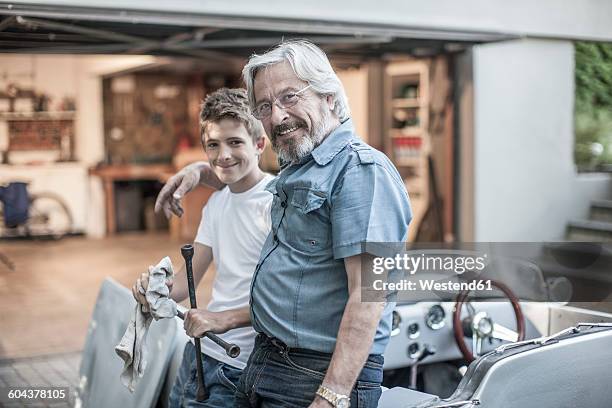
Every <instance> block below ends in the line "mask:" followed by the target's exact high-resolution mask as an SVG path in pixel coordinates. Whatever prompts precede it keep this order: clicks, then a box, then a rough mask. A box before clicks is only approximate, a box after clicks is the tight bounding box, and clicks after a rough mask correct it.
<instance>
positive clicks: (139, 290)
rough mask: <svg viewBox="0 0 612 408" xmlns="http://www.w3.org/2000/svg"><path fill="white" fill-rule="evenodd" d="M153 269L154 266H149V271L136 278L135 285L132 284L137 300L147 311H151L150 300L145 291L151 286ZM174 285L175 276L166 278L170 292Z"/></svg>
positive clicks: (143, 309)
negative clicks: (150, 280)
mask: <svg viewBox="0 0 612 408" xmlns="http://www.w3.org/2000/svg"><path fill="white" fill-rule="evenodd" d="M151 269H153V267H152V266H149V270H148V271H147V272H143V273H141V274H140V276H139V277H138V279H136V283H134V286H132V295H133V296H134V299H136V301H137V302H138V303H140V304H141V305H142V306H141V308H142V311H143V312H145V313H146V312H148V311H149V302H147V298H146V297H145V293H146V291H147V288H148V287H149V273H150V272H151ZM173 285H174V280H173V278H168V279H166V286H167V287H168V292H172V286H173Z"/></svg>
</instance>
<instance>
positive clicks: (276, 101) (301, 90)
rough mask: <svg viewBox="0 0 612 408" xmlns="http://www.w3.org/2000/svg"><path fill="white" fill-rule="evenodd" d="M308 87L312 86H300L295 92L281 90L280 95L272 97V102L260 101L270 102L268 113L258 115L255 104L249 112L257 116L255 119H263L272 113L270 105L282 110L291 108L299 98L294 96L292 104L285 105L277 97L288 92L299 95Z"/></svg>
mask: <svg viewBox="0 0 612 408" xmlns="http://www.w3.org/2000/svg"><path fill="white" fill-rule="evenodd" d="M310 87H312V84H309V85H307V86H305V87H304V88H302V89H300V90H299V91H296V92H291V91H285V92H283V93H282V94H281V95H280V96H278V97H276V98H274V100H273V101H272V103H270V102H262V104H263V103H270V113H268V114H267V115H258V114H257V113H256V111H257V106H255V108H254V109H251V114H252V115H253V116H254V117H255V118H257V119H259V120H263V119H265V118H267V117H270V116H271V115H272V107H273V106H274V105H276V106H277V107H278V108H280V109H283V110H285V109H289V108H292V107H294V106H295V105H297V103H298V102H299V101H300V98H296V100H295V103H292V104H290V105H287V104H285V105H282V104H281V103H280V102H279V99H280V98H282V97H283V96H287V95H288V94H292V95H293V96H298V95H300V94H301V93H302V92H304V91H305V90H307V89H308V88H310Z"/></svg>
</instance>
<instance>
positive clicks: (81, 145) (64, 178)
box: [0, 54, 155, 237]
mask: <svg viewBox="0 0 612 408" xmlns="http://www.w3.org/2000/svg"><path fill="white" fill-rule="evenodd" d="M154 61H155V59H154V58H153V57H148V56H106V55H98V56H73V55H11V54H3V55H2V56H1V57H0V74H2V75H0V88H4V87H5V86H6V84H7V83H8V82H13V83H16V84H18V85H21V86H23V87H26V88H32V89H34V90H36V91H39V92H45V93H46V94H48V95H50V96H51V97H52V98H53V99H54V100H55V101H59V100H60V99H61V98H62V97H65V96H70V97H73V98H75V101H76V107H77V113H76V118H75V145H76V146H75V156H76V157H75V159H76V162H75V163H62V164H45V165H31V166H1V168H2V170H1V173H2V178H3V179H4V178H6V179H11V178H15V177H17V176H20V177H22V178H26V179H30V180H31V181H32V183H31V185H30V190H31V191H32V192H37V191H51V192H55V193H56V194H58V195H60V196H61V197H62V198H64V201H66V203H67V204H68V206H69V207H70V210H71V212H72V214H73V217H74V220H75V228H76V229H77V230H78V231H83V232H86V233H87V234H88V235H89V236H93V237H101V236H103V235H104V233H105V221H104V217H105V215H104V195H103V191H102V186H101V183H100V182H99V180H97V178H95V177H87V169H88V168H89V167H91V166H94V165H95V164H96V163H98V162H99V161H101V160H102V159H103V158H104V137H103V132H104V128H103V123H102V86H101V84H102V80H101V78H102V76H103V75H106V74H109V73H112V72H116V71H123V70H127V69H131V68H134V67H136V66H142V65H147V64H152V63H153V62H154ZM51 106H52V107H53V101H52V103H51ZM51 176H53V177H51ZM52 180H53V181H52Z"/></svg>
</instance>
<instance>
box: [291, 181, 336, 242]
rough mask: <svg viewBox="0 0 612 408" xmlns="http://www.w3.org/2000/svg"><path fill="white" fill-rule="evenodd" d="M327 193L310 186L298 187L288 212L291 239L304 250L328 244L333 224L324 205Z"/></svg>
mask: <svg viewBox="0 0 612 408" xmlns="http://www.w3.org/2000/svg"><path fill="white" fill-rule="evenodd" d="M326 200H327V195H326V194H325V193H324V192H322V191H319V190H316V189H312V188H309V187H296V188H295V189H294V191H293V197H292V198H291V209H290V213H289V214H288V215H289V217H288V219H287V221H288V229H289V234H288V237H289V241H290V244H291V246H293V247H294V248H295V249H297V250H299V251H303V252H313V251H320V250H322V249H324V248H326V247H327V246H328V243H329V236H330V232H331V231H330V229H331V225H330V223H329V214H328V212H329V211H328V210H327V208H326V207H325V206H324V204H325V201H326Z"/></svg>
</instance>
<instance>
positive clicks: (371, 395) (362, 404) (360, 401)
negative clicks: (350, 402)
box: [355, 381, 382, 408]
mask: <svg viewBox="0 0 612 408" xmlns="http://www.w3.org/2000/svg"><path fill="white" fill-rule="evenodd" d="M355 388H356V389H357V408H376V407H377V406H378V400H379V399H380V396H381V395H382V388H381V387H380V383H373V382H369V381H357V384H356V386H355Z"/></svg>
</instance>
